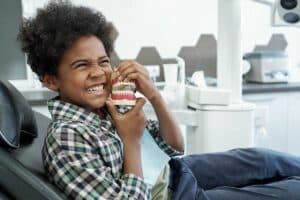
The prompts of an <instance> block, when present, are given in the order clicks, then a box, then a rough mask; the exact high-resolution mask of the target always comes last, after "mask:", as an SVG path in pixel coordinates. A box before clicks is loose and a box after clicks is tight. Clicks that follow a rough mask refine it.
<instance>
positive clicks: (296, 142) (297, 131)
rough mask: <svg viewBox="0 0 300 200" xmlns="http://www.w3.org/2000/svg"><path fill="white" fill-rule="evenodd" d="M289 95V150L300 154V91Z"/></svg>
mask: <svg viewBox="0 0 300 200" xmlns="http://www.w3.org/2000/svg"><path fill="white" fill-rule="evenodd" d="M288 97H289V98H288V123H287V125H288V152H289V153H292V154H295V155H297V156H300V93H296V94H293V93H290V94H289V96H288Z"/></svg>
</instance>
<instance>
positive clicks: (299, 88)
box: [21, 82, 300, 104]
mask: <svg viewBox="0 0 300 200" xmlns="http://www.w3.org/2000/svg"><path fill="white" fill-rule="evenodd" d="M271 92H300V82H295V83H268V84H262V83H244V84H243V94H261V93H271ZM21 93H22V94H23V95H24V96H25V98H26V99H27V100H28V101H29V102H30V103H31V104H40V103H41V102H43V104H44V103H45V102H46V100H48V99H50V98H53V97H54V96H56V95H57V93H55V92H52V91H50V90H48V89H45V88H43V89H30V90H21Z"/></svg>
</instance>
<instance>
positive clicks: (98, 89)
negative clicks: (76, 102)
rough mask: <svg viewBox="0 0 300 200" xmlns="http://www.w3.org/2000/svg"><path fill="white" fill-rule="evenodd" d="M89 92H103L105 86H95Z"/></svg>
mask: <svg viewBox="0 0 300 200" xmlns="http://www.w3.org/2000/svg"><path fill="white" fill-rule="evenodd" d="M87 90H88V91H89V92H94V91H102V90H103V85H97V86H94V87H90V88H88V89H87Z"/></svg>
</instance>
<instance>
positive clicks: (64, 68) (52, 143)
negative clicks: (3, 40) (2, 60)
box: [19, 1, 184, 199]
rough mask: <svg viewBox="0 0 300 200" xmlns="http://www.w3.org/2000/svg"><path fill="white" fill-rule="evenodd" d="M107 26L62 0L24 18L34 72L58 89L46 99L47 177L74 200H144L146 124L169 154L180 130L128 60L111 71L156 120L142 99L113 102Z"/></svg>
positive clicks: (176, 149) (176, 147)
mask: <svg viewBox="0 0 300 200" xmlns="http://www.w3.org/2000/svg"><path fill="white" fill-rule="evenodd" d="M112 31H113V29H112V26H111V24H110V23H108V22H107V21H106V19H105V17H104V16H103V15H102V14H101V13H100V12H96V11H95V10H91V9H89V8H86V7H76V6H74V5H72V4H70V3H68V2H66V1H60V2H51V3H50V4H49V5H47V6H46V7H45V8H44V9H40V10H38V12H37V16H36V17H34V18H30V19H27V20H24V22H23V24H22V27H21V31H20V34H19V40H20V41H21V43H22V50H23V51H24V52H25V53H27V56H28V63H29V65H30V66H31V68H32V70H33V71H34V72H35V73H36V74H37V75H38V76H39V78H40V80H41V81H42V83H43V84H44V85H45V86H46V87H48V88H49V89H51V90H53V91H57V92H58V94H59V96H58V97H57V98H55V99H52V100H50V101H49V102H48V107H49V111H50V113H51V115H52V120H53V121H52V123H51V124H50V125H49V129H48V135H47V138H46V139H45V143H44V147H43V152H42V153H43V161H44V166H45V169H46V172H47V173H48V175H49V178H50V179H51V181H52V182H53V183H55V184H56V185H57V187H59V188H60V189H61V190H62V191H64V192H65V193H66V194H67V195H68V196H69V197H70V198H71V199H99V198H100V199H131V198H132V199H149V198H150V192H149V188H148V187H147V185H146V184H145V182H144V181H143V170H142V167H141V146H140V139H141V136H142V133H143V131H144V128H147V129H148V131H149V133H150V134H151V135H152V136H153V138H154V139H155V141H156V142H157V144H158V145H159V146H160V147H161V149H162V150H164V151H165V152H166V153H167V154H168V155H170V156H174V155H180V154H182V153H183V150H184V145H183V138H182V136H181V133H180V128H179V127H178V125H177V124H176V122H175V120H174V118H173V117H172V115H171V114H170V111H169V110H168V108H167V106H166V104H165V103H164V101H163V99H162V97H161V95H160V93H159V91H158V90H157V89H156V87H155V86H154V84H153V83H152V82H151V79H150V77H149V74H148V72H147V70H146V69H145V68H144V67H143V66H142V65H140V64H138V63H136V62H134V61H131V60H127V61H123V62H121V63H120V64H118V65H117V66H116V67H115V70H116V71H117V73H118V74H119V77H120V78H121V79H123V80H131V81H134V82H135V84H136V89H137V91H139V92H141V93H142V94H143V95H144V96H145V97H146V98H147V99H148V101H149V102H150V103H151V104H152V105H153V107H154V109H155V112H156V114H157V117H158V122H156V121H150V120H146V117H145V114H144V113H143V110H142V107H143V105H144V103H145V99H143V98H138V99H137V101H136V105H135V106H134V107H133V108H132V109H131V110H130V111H128V112H127V113H125V114H121V113H119V112H118V111H117V109H116V108H115V106H114V105H113V104H112V101H111V99H109V96H110V93H111V78H110V76H111V73H112V70H113V69H112V66H111V65H110V59H109V56H110V53H111V52H112V50H113V40H112V37H111V34H112ZM161 122H163V123H161ZM158 127H159V128H158Z"/></svg>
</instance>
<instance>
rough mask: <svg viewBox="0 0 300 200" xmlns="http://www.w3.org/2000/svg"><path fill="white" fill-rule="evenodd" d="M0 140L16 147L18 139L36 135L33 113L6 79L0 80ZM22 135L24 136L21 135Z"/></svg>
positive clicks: (18, 142) (30, 137)
mask: <svg viewBox="0 0 300 200" xmlns="http://www.w3.org/2000/svg"><path fill="white" fill-rule="evenodd" d="M0 102H1V103H0V140H1V141H2V143H4V144H5V145H8V146H9V147H13V148H18V147H19V145H20V140H21V139H25V140H28V139H29V140H31V139H32V138H34V137H36V136H37V127H36V121H35V118H34V114H33V112H32V110H31V107H30V106H29V104H28V102H27V101H26V100H25V98H24V97H23V96H22V94H21V93H20V92H19V91H18V90H17V89H16V88H15V87H14V86H13V85H12V84H10V83H9V82H8V81H0ZM22 136H24V137H22Z"/></svg>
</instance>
